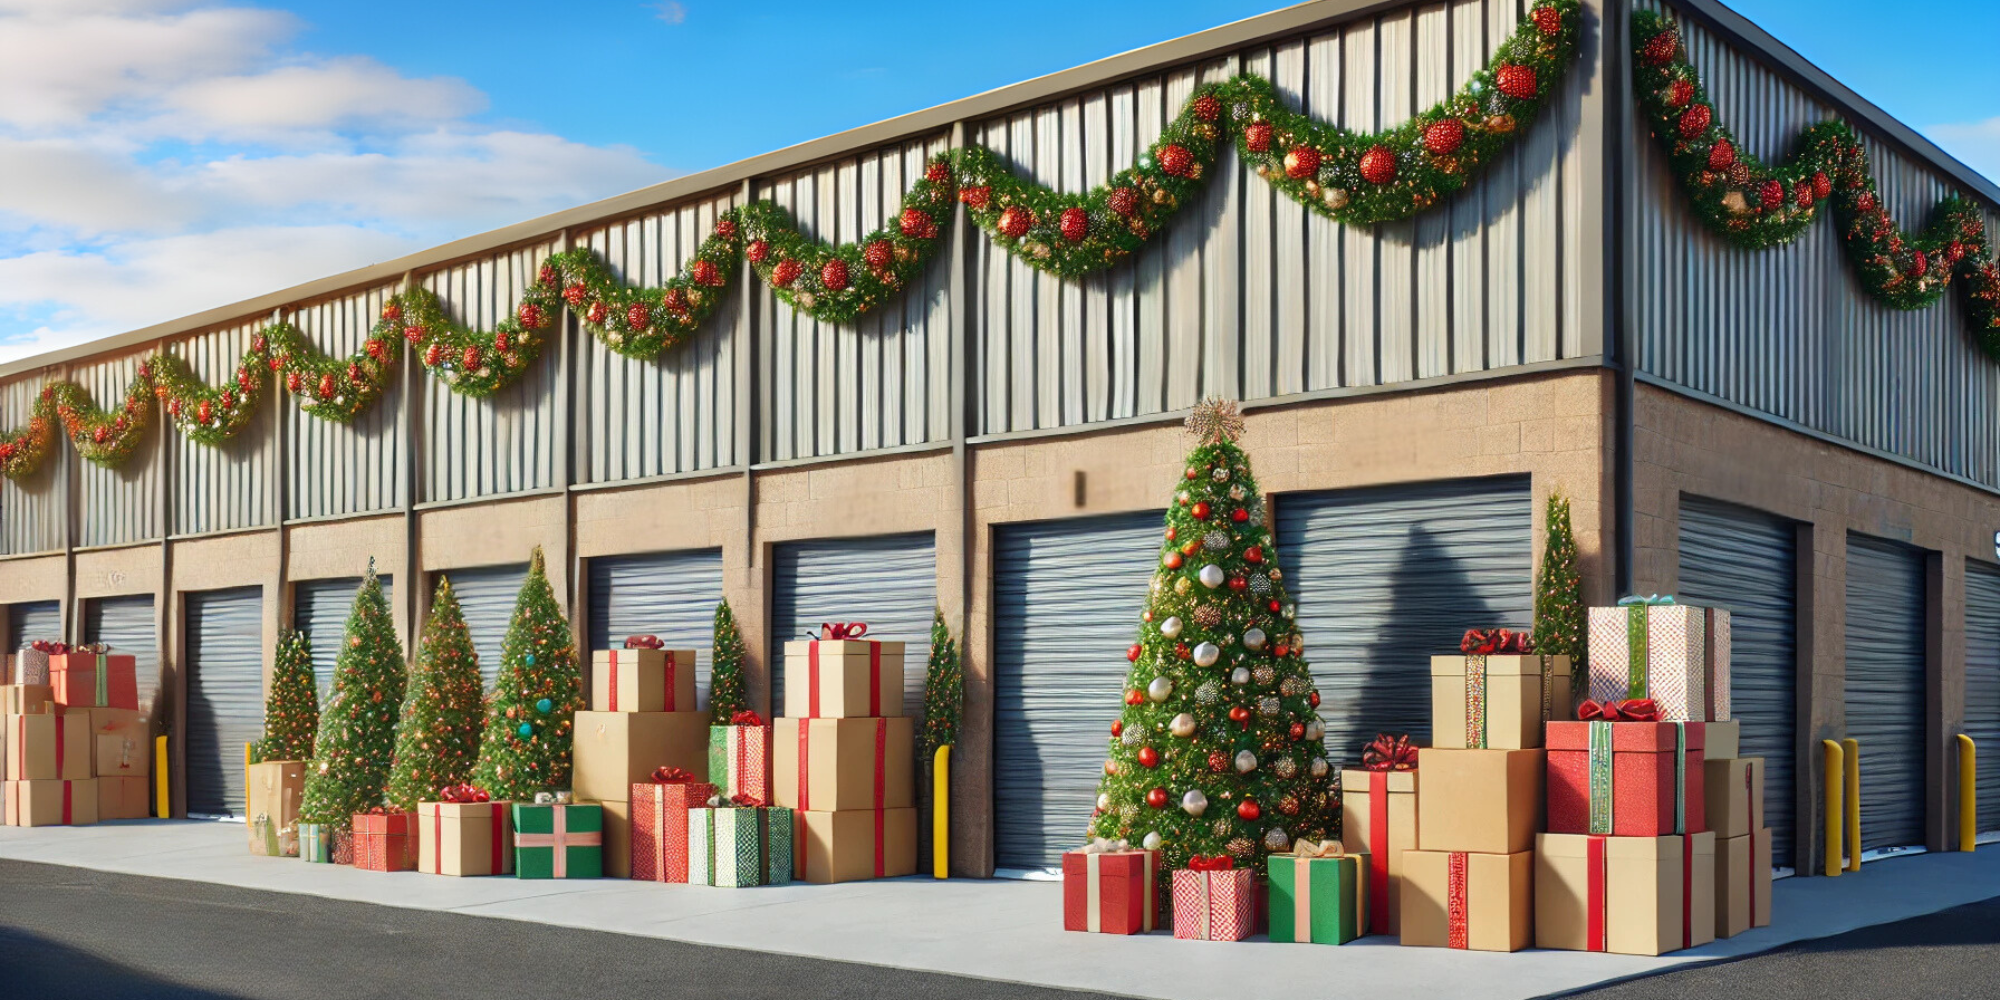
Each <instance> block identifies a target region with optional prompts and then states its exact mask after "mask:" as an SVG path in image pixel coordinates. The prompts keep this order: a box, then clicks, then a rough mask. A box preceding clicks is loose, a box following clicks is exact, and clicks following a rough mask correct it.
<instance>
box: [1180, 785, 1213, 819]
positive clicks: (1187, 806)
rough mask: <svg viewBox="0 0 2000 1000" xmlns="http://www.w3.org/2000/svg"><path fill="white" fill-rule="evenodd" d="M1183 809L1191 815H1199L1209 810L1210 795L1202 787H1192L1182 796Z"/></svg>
mask: <svg viewBox="0 0 2000 1000" xmlns="http://www.w3.org/2000/svg"><path fill="white" fill-rule="evenodd" d="M1181 811H1183V812H1185V813H1187V814H1188V815H1189V816H1199V815H1201V814H1202V813H1205V812H1207V811H1208V796H1206V795H1203V794H1201V789H1199V788H1190V789H1188V790H1187V792H1186V793H1185V794H1183V795H1182V796H1181Z"/></svg>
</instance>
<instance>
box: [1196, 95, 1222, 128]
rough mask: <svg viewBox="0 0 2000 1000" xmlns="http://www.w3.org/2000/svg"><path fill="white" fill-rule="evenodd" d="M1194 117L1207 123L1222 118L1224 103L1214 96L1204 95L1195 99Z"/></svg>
mask: <svg viewBox="0 0 2000 1000" xmlns="http://www.w3.org/2000/svg"><path fill="white" fill-rule="evenodd" d="M1194 116H1195V117H1196V118H1199V119H1201V120H1202V121H1205V122H1212V121H1214V120H1216V119H1217V118H1220V117H1222V102H1221V101H1218V100H1216V99H1215V96H1214V95H1212V94H1203V95H1201V96H1200V97H1197V98H1195V99H1194Z"/></svg>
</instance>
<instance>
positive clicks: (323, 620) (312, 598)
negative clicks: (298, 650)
mask: <svg viewBox="0 0 2000 1000" xmlns="http://www.w3.org/2000/svg"><path fill="white" fill-rule="evenodd" d="M376 579H379V580H381V581H382V596H383V597H384V598H387V599H388V600H389V602H390V604H389V606H390V607H395V599H396V593H395V579H394V578H393V577H390V576H388V575H387V574H378V575H377V577H376ZM360 590H361V578H360V577H358V576H346V577H336V578H334V579H329V580H300V581H299V582H298V583H295V584H293V585H292V627H293V628H295V629H297V630H299V631H301V632H304V633H305V634H306V636H307V638H309V639H310V640H311V641H312V667H313V680H314V681H315V682H316V683H317V685H318V687H319V700H320V701H321V702H322V703H324V702H325V701H326V699H327V696H328V695H331V694H332V693H333V672H334V667H335V666H336V665H337V664H338V663H339V662H340V648H341V646H342V645H343V644H344V643H345V641H346V639H347V617H348V615H349V614H350V613H351V612H353V610H354V598H355V595H356V594H357V593H359V592H360ZM405 652H406V653H408V654H409V655H410V656H411V658H412V659H414V658H415V656H416V651H415V650H405Z"/></svg>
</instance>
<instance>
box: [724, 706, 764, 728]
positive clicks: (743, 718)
mask: <svg viewBox="0 0 2000 1000" xmlns="http://www.w3.org/2000/svg"><path fill="white" fill-rule="evenodd" d="M729 724H730V725H732V726H761V725H763V724H764V717H763V716H761V715H758V714H757V713H756V712H753V711H751V710H749V709H747V708H745V709H742V710H739V711H738V712H736V714H734V715H731V716H730V717H729Z"/></svg>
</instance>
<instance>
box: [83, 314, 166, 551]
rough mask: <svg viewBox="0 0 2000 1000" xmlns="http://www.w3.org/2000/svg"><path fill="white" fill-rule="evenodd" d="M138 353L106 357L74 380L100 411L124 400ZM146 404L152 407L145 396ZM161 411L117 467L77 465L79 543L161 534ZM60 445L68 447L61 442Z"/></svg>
mask: <svg viewBox="0 0 2000 1000" xmlns="http://www.w3.org/2000/svg"><path fill="white" fill-rule="evenodd" d="M140 357H141V356H140V355H136V354H135V355H131V356H129V357H124V358H120V359H118V360H116V361H105V362H100V363H98V364H94V365H90V366H88V367H84V368H81V369H79V370H77V371H76V373H75V375H74V378H75V379H76V381H77V383H78V384H80V385H82V386H83V387H84V389H86V390H88V391H89V393H90V396H91V399H92V400H93V401H94V402H95V403H96V404H97V407H98V408H99V409H105V410H109V409H114V408H116V407H120V406H123V405H124V403H125V390H126V389H127V388H129V387H130V386H131V384H132V380H133V379H134V378H137V377H138V375H139V360H140ZM148 405H152V403H151V400H148ZM161 416H162V414H160V413H159V412H158V411H157V410H155V411H154V413H153V418H154V419H153V421H152V423H151V424H150V425H149V426H148V428H147V430H146V433H145V434H144V435H143V436H142V437H141V440H140V442H139V447H138V450H137V451H134V452H133V453H132V456H131V457H130V458H128V459H126V460H125V462H124V463H123V464H121V465H119V466H118V467H117V468H115V469H107V468H105V467H104V466H101V465H98V464H97V463H95V462H90V461H85V462H82V463H80V464H79V465H78V466H77V470H78V475H77V485H78V490H79V496H78V501H79V502H78V504H77V507H78V511H77V513H78V516H79V517H80V518H81V520H82V523H81V524H80V525H78V529H79V530H78V532H77V539H76V543H77V544H78V545H85V546H88V545H120V544H123V543H126V542H140V541H145V540H147V539H152V538H158V537H160V529H161V524H160V504H159V497H160V491H161V490H163V489H165V488H166V484H165V482H164V479H165V477H164V476H163V474H162V473H161V470H160V451H159V435H160V433H161V429H160V419H159V418H160V417H161ZM62 447H64V448H67V447H69V444H68V442H64V443H63V444H62Z"/></svg>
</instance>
